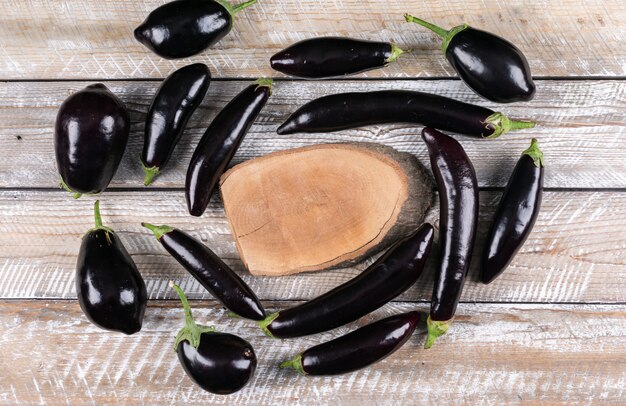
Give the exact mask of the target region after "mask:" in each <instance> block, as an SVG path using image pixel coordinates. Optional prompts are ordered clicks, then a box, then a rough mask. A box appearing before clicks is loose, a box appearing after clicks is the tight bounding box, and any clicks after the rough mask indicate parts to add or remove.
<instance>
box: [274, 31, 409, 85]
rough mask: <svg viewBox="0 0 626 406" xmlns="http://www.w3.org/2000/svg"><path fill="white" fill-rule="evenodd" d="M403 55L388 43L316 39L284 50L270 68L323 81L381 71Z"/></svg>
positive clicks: (331, 38)
mask: <svg viewBox="0 0 626 406" xmlns="http://www.w3.org/2000/svg"><path fill="white" fill-rule="evenodd" d="M402 53H403V51H402V50H400V49H399V48H398V47H397V46H395V45H392V44H390V43H388V42H374V41H363V40H357V39H352V38H342V37H318V38H310V39H305V40H303V41H299V42H296V43H295V44H293V45H291V46H289V47H287V48H285V49H283V50H282V51H280V52H278V53H277V54H275V55H273V56H272V57H271V58H270V64H271V65H272V68H273V69H275V70H277V71H279V72H282V73H285V74H287V75H291V76H296V77H300V78H307V79H323V78H333V77H338V76H344V75H349V74H354V73H359V72H364V71H368V70H372V69H377V68H383V67H385V66H387V64H389V63H390V62H393V61H395V60H396V59H397V58H398V56H400V54H402Z"/></svg>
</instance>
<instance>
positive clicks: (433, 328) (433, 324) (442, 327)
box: [424, 316, 452, 349]
mask: <svg viewBox="0 0 626 406" xmlns="http://www.w3.org/2000/svg"><path fill="white" fill-rule="evenodd" d="M450 324H452V319H450V320H445V321H436V320H432V319H431V318H430V316H428V320H426V326H427V327H428V337H426V342H425V343H424V348H426V349H428V348H430V347H432V346H433V344H434V343H435V341H436V340H437V339H438V338H439V337H441V336H442V335H444V334H445V333H446V331H448V329H449V328H450Z"/></svg>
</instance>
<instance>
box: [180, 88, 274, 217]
mask: <svg viewBox="0 0 626 406" xmlns="http://www.w3.org/2000/svg"><path fill="white" fill-rule="evenodd" d="M271 93H272V79H259V80H257V81H256V82H254V84H252V85H250V86H248V87H247V88H245V89H244V90H243V91H242V92H241V93H239V94H238V95H237V96H236V97H235V98H234V99H233V100H231V101H230V103H228V104H227V105H226V107H224V108H223V109H222V111H220V112H219V114H218V115H217V117H215V119H214V120H213V122H212V123H211V125H209V128H208V129H207V130H206V132H205V133H204V135H203V136H202V139H200V142H199V143H198V146H197V147H196V150H195V151H194V153H193V156H192V157H191V162H190V163H189V169H188V170H187V178H186V180H185V197H186V199H187V209H188V210H189V213H190V214H191V215H192V216H197V217H199V216H201V215H202V213H204V211H205V210H206V208H207V206H208V205H209V200H210V199H211V195H212V194H213V191H214V190H215V187H216V186H217V183H218V181H219V179H220V176H222V174H223V173H224V171H225V170H226V167H227V166H228V164H229V163H230V161H231V160H232V159H233V156H234V155H235V152H236V151H237V149H238V148H239V145H240V144H241V142H242V141H243V138H244V137H245V136H246V134H247V133H248V130H249V129H250V126H251V125H252V123H253V122H254V120H255V119H256V117H257V116H258V115H259V113H260V112H261V109H263V106H265V103H266V102H267V99H269V97H270V94H271Z"/></svg>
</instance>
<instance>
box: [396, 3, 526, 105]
mask: <svg viewBox="0 0 626 406" xmlns="http://www.w3.org/2000/svg"><path fill="white" fill-rule="evenodd" d="M404 18H405V19H406V20H407V21H408V22H414V23H417V24H419V25H421V26H423V27H426V28H428V29H430V30H432V31H433V32H434V33H435V34H437V35H439V36H440V37H441V38H442V39H443V43H442V48H443V53H444V55H445V56H446V59H447V60H448V62H450V65H452V67H453V68H454V70H456V72H457V73H458V74H459V77H460V78H461V79H462V80H463V81H464V82H465V83H466V84H467V85H468V86H469V87H470V88H471V89H472V90H473V91H475V92H476V93H477V94H479V95H480V96H482V97H484V98H485V99H489V100H491V101H494V102H499V103H511V102H516V101H528V100H531V99H532V98H533V97H534V95H535V84H534V83H533V78H532V75H531V73H530V67H529V66H528V61H527V60H526V57H525V56H524V54H523V53H522V51H520V50H519V48H517V47H516V46H515V45H513V44H511V43H510V42H509V41H507V40H505V39H504V38H501V37H498V36H497V35H494V34H491V33H489V32H485V31H481V30H477V29H475V28H472V27H470V26H469V25H467V24H461V25H459V26H456V27H454V28H452V29H451V30H446V29H444V28H441V27H438V26H436V25H434V24H431V23H429V22H426V21H424V20H421V19H419V18H416V17H413V16H410V15H408V14H405V16H404Z"/></svg>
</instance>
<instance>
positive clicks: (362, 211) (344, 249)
mask: <svg viewBox="0 0 626 406" xmlns="http://www.w3.org/2000/svg"><path fill="white" fill-rule="evenodd" d="M220 190H221V194H222V200H223V202H224V208H225V211H226V217H227V218H228V221H229V223H230V226H231V228H232V231H233V235H234V237H235V242H236V244H237V249H238V251H239V254H240V256H241V260H242V261H243V263H244V264H245V266H246V267H247V268H248V270H249V271H250V273H252V274H253V275H274V276H279V275H289V274H293V273H298V272H308V271H319V270H324V269H332V268H338V267H343V266H347V265H350V264H352V263H355V262H358V261H361V260H363V259H364V258H366V257H368V256H370V255H372V254H374V253H376V252H378V251H380V250H382V249H384V248H386V247H388V246H389V245H391V244H392V243H394V242H395V241H397V240H398V239H400V238H402V237H404V236H406V235H408V234H409V233H410V232H411V231H413V230H415V229H416V228H417V227H419V226H420V225H421V224H422V222H423V220H424V216H425V214H426V211H427V210H428V208H429V207H430V205H431V201H432V195H433V192H432V183H431V180H430V176H429V174H428V172H426V170H425V168H424V166H423V165H422V164H421V163H420V162H419V161H418V159H417V158H416V157H415V156H413V155H411V154H408V153H404V152H398V151H396V150H395V149H393V148H390V147H387V146H383V145H378V144H369V143H342V144H322V145H313V146H308V147H304V148H297V149H292V150H286V151H280V152H276V153H273V154H269V155H266V156H264V157H260V158H256V159H252V160H250V161H247V162H244V163H242V164H239V165H237V166H235V167H233V168H231V169H230V170H229V171H227V172H226V173H224V175H223V176H222V178H221V179H220Z"/></svg>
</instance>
